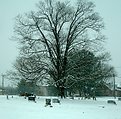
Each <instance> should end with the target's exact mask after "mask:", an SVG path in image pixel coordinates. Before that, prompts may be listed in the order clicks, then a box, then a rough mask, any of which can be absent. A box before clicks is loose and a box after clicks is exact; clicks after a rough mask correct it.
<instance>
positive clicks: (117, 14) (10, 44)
mask: <svg viewBox="0 0 121 119" xmlns="http://www.w3.org/2000/svg"><path fill="white" fill-rule="evenodd" d="M38 1H39V0H0V79H1V74H4V73H5V72H6V71H7V70H9V69H11V67H12V63H13V62H14V61H15V59H16V57H17V55H18V50H17V47H18V46H17V43H16V42H15V41H11V40H10V38H11V36H12V35H13V27H14V23H15V19H14V18H15V17H16V16H17V15H18V14H19V13H20V14H23V13H25V12H28V11H30V10H34V9H36V7H35V4H36V3H37V2H38ZM72 1H74V0H72ZM93 1H94V2H95V4H96V11H97V12H99V14H100V16H101V17H103V21H104V22H105V30H104V34H105V35H106V37H107V38H108V39H107V41H106V45H105V47H106V49H107V51H109V52H110V53H111V58H112V61H111V64H112V65H113V66H115V68H116V70H117V72H118V74H119V77H121V53H120V52H121V46H120V45H121V0H93ZM117 80H119V81H121V78H117Z"/></svg>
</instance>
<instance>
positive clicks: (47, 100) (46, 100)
mask: <svg viewBox="0 0 121 119" xmlns="http://www.w3.org/2000/svg"><path fill="white" fill-rule="evenodd" d="M48 105H49V106H51V99H45V107H46V106H48Z"/></svg>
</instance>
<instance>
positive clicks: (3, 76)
mask: <svg viewBox="0 0 121 119" xmlns="http://www.w3.org/2000/svg"><path fill="white" fill-rule="evenodd" d="M4 77H5V75H4V74H2V95H4Z"/></svg>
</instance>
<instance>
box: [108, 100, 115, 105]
mask: <svg viewBox="0 0 121 119" xmlns="http://www.w3.org/2000/svg"><path fill="white" fill-rule="evenodd" d="M107 103H108V104H114V105H116V102H115V100H108V101H107Z"/></svg>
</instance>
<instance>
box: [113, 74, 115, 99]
mask: <svg viewBox="0 0 121 119" xmlns="http://www.w3.org/2000/svg"><path fill="white" fill-rule="evenodd" d="M113 96H114V98H115V99H116V81H115V74H113Z"/></svg>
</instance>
